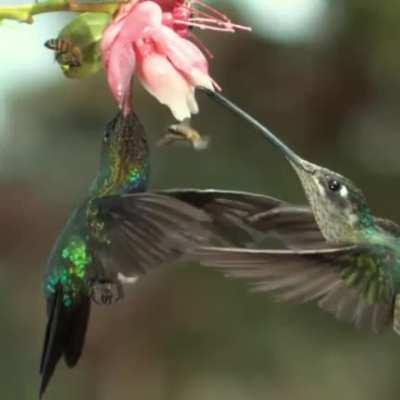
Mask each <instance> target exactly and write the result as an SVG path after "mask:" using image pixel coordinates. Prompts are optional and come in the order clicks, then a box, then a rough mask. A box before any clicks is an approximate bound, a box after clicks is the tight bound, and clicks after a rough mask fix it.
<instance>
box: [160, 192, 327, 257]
mask: <svg viewBox="0 0 400 400" xmlns="http://www.w3.org/2000/svg"><path fill="white" fill-rule="evenodd" d="M158 193H160V194H165V195H169V196H173V197H176V198H177V199H179V200H181V201H184V202H186V203H188V204H190V205H192V206H195V207H198V208H201V209H202V210H204V211H206V212H207V213H208V214H209V215H210V216H212V218H213V224H214V225H215V227H216V228H217V229H218V230H219V232H220V233H221V234H222V235H223V236H224V237H228V238H229V240H230V241H231V242H232V243H234V244H235V245H238V244H240V245H242V246H243V245H248V244H254V242H261V240H262V238H263V237H265V236H266V235H268V236H271V237H276V238H277V239H278V240H280V241H282V242H283V243H284V244H285V245H286V246H287V247H289V248H303V249H304V248H314V249H315V248H322V247H326V246H327V242H326V240H325V239H324V237H323V236H322V234H321V231H320V229H319V227H318V225H317V223H316V222H315V219H314V215H313V213H312V212H311V209H310V208H309V207H306V206H297V205H293V204H289V203H286V202H284V201H281V200H279V199H276V198H273V197H270V196H264V195H261V194H254V193H248V192H240V191H224V190H213V189H206V190H200V189H172V190H162V191H159V192H158Z"/></svg>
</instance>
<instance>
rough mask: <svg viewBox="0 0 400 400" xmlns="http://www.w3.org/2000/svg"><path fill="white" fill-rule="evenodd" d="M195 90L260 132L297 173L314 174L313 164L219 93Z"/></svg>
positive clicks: (203, 89)
mask: <svg viewBox="0 0 400 400" xmlns="http://www.w3.org/2000/svg"><path fill="white" fill-rule="evenodd" d="M197 89H198V90H200V91H202V92H203V93H205V94H206V95H207V96H208V97H210V98H211V99H212V100H214V101H215V102H216V103H218V104H220V105H222V106H223V107H225V108H226V109H228V110H229V111H231V112H232V113H233V114H235V115H237V116H238V117H239V118H241V119H244V120H245V121H247V122H249V123H250V125H252V126H253V127H254V128H256V129H257V130H258V131H260V132H261V133H262V134H263V135H264V137H265V138H266V139H267V140H268V141H269V142H270V143H271V144H272V145H274V146H275V147H276V148H278V150H280V151H281V152H282V153H283V155H284V156H285V158H286V159H287V160H288V161H289V162H290V164H291V165H292V167H293V168H294V169H295V171H296V172H297V173H299V172H301V171H302V172H305V173H307V174H313V173H314V170H315V168H314V167H313V164H311V163H309V162H308V161H305V160H303V159H302V158H301V157H300V156H298V155H297V154H296V153H295V152H294V151H293V150H292V149H291V148H290V147H288V146H287V145H286V144H285V143H283V142H282V141H280V140H279V139H278V138H277V137H276V136H275V135H274V134H273V133H272V132H271V131H270V130H269V129H268V128H267V127H266V126H264V125H262V124H261V123H260V122H258V121H257V120H256V119H255V118H253V117H252V116H251V115H250V114H248V113H247V112H246V111H244V110H242V109H241V108H240V107H238V106H237V105H236V104H234V103H232V102H231V101H230V100H228V99H227V98H226V97H225V96H223V95H222V94H221V93H218V92H217V91H213V90H210V89H208V88H205V87H197Z"/></svg>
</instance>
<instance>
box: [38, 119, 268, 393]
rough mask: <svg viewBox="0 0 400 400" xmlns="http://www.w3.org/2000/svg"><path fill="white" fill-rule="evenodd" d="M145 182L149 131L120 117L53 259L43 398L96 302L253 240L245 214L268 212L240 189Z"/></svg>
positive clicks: (78, 346)
mask: <svg viewBox="0 0 400 400" xmlns="http://www.w3.org/2000/svg"><path fill="white" fill-rule="evenodd" d="M148 180H149V151H148V145H147V141H146V136H145V130H144V127H143V125H142V124H141V123H140V121H139V119H138V118H137V116H136V115H135V114H134V113H131V114H129V115H128V116H126V117H124V116H123V115H122V114H121V113H119V114H117V116H116V117H115V118H114V119H113V120H112V121H111V122H110V123H109V124H108V125H107V127H106V129H105V134H104V138H103V144H102V153H101V159H100V170H99V173H98V175H97V177H96V178H95V180H94V182H93V184H92V186H91V188H90V190H89V194H88V196H87V198H86V199H85V200H84V201H83V203H82V204H81V206H79V207H78V208H77V209H76V210H75V211H74V212H73V213H72V215H71V216H70V218H69V220H68V221H67V223H66V224H65V226H64V228H63V230H62V231H61V233H60V235H59V237H58V239H57V241H56V243H55V245H54V247H53V249H52V251H51V253H50V256H49V259H48V268H47V273H46V275H45V279H44V293H45V298H46V301H47V315H48V321H47V327H46V333H45V340H44V346H43V352H42V358H41V364H40V373H41V376H42V381H41V386H40V396H42V395H43V393H44V391H45V390H46V387H47V385H48V383H49V381H50V378H51V377H52V375H53V372H54V369H55V367H56V365H57V363H58V362H59V360H60V359H61V358H64V360H65V362H66V364H67V366H68V367H70V368H72V367H74V366H75V365H76V364H77V362H78V361H79V358H80V356H81V353H82V349H83V346H84V340H85V334H86V330H87V326H88V320H89V314H90V307H91V302H92V301H94V302H95V303H100V304H112V303H114V302H116V301H118V300H120V299H121V298H122V297H123V287H122V285H123V284H125V283H128V284H129V283H134V282H135V281H136V280H137V279H138V277H140V276H141V275H143V274H145V273H147V272H149V271H150V270H152V269H153V268H155V267H158V266H161V265H164V264H168V263H172V262H175V261H178V260H180V259H181V258H182V257H183V255H184V254H185V253H186V252H188V251H189V250H190V249H191V248H193V247H196V246H199V245H203V246H204V245H211V244H213V243H218V244H223V243H224V244H227V243H229V244H231V245H232V244H236V243H241V244H246V243H251V241H252V240H253V239H252V233H251V232H250V231H248V230H247V228H246V227H245V226H243V224H242V222H241V219H242V216H249V215H252V214H254V213H256V212H257V210H258V211H260V210H262V209H264V208H265V207H266V205H265V201H264V198H263V197H262V196H257V195H248V194H244V193H240V192H224V191H215V190H196V189H174V190H168V191H154V192H148V191H147V186H148Z"/></svg>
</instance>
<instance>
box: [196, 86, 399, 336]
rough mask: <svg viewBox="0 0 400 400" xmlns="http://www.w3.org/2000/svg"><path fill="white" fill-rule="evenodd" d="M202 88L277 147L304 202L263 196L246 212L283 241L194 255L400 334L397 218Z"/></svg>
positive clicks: (291, 297)
mask: <svg viewBox="0 0 400 400" xmlns="http://www.w3.org/2000/svg"><path fill="white" fill-rule="evenodd" d="M203 91H205V92H206V93H207V94H208V95H209V96H210V97H211V98H212V99H214V100H215V101H217V102H218V103H219V104H222V105H223V106H224V107H226V108H228V109H229V110H230V111H232V112H233V113H235V114H236V115H238V116H239V117H241V118H242V119H244V120H246V121H247V122H249V123H250V124H251V125H252V126H254V127H256V128H257V129H258V130H259V131H261V132H262V133H263V135H264V136H265V137H266V138H267V140H268V141H269V142H271V143H272V144H273V145H274V146H276V147H277V148H278V149H279V150H280V151H282V152H283V154H284V156H285V157H286V159H287V160H288V161H289V163H290V164H291V166H292V167H293V168H294V170H295V171H296V173H297V175H298V177H299V179H300V182H301V184H302V186H303V188H304V191H305V194H306V197H307V199H308V202H309V207H307V206H297V205H293V204H290V203H286V202H283V201H281V200H277V199H274V198H269V199H270V205H269V207H266V209H265V210H264V211H263V212H261V213H255V214H254V215H252V216H248V217H246V221H245V222H246V223H247V224H248V225H249V226H252V227H253V228H254V229H258V230H259V231H260V232H263V233H269V234H275V235H277V236H278V237H279V238H280V239H282V241H283V243H284V244H285V247H286V248H285V249H274V250H268V249H258V248H257V249H244V248H238V247H230V248H219V247H207V248H202V249H197V250H195V251H194V257H195V258H197V259H198V260H200V261H201V263H202V264H206V265H213V266H216V267H218V268H220V269H222V270H223V271H224V272H225V273H226V275H227V276H229V277H234V278H245V279H249V280H251V281H252V282H253V284H254V290H256V291H260V292H270V293H272V294H273V295H274V296H275V298H276V299H278V300H280V301H288V302H296V303H304V302H309V301H313V300H316V301H317V302H318V305H319V307H320V308H322V309H323V310H325V311H328V312H330V313H332V314H333V315H334V316H335V317H336V318H337V319H339V320H343V321H348V322H351V323H353V324H354V325H355V326H357V327H366V328H369V329H370V330H372V331H373V332H375V333H378V332H380V331H381V330H382V328H383V327H384V326H386V325H388V324H392V326H393V329H394V331H395V332H396V333H398V334H400V294H399V293H400V226H399V225H397V224H395V223H394V222H392V221H390V220H386V219H382V218H377V217H375V216H373V215H372V213H371V210H370V208H369V207H368V204H367V201H366V198H365V196H364V194H363V193H362V191H361V190H360V189H359V188H358V187H357V186H356V185H355V184H354V183H353V182H351V181H350V180H349V179H347V178H345V177H344V176H342V175H340V174H338V173H336V172H333V171H331V170H329V169H327V168H323V167H320V166H318V165H316V164H313V163H311V162H308V161H306V160H304V159H302V158H301V157H299V156H298V155H297V154H296V153H295V152H294V151H293V150H291V149H290V148H289V147H287V146H286V145H285V144H284V143H282V142H281V141H280V140H279V139H278V138H277V137H276V136H274V135H273V134H272V133H271V132H270V131H269V130H268V129H267V128H266V127H265V126H263V125H262V124H261V123H259V122H258V121H257V120H255V119H254V118H253V117H251V116H250V115H249V114H247V113H246V112H245V111H243V110H242V109H240V108H239V107H238V106H237V105H235V104H234V103H232V102H231V101H229V100H228V99H227V98H225V97H224V96H222V95H221V94H219V93H214V92H211V91H209V90H206V89H203ZM266 202H267V200H266Z"/></svg>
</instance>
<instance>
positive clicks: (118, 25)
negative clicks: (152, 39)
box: [101, 0, 162, 68]
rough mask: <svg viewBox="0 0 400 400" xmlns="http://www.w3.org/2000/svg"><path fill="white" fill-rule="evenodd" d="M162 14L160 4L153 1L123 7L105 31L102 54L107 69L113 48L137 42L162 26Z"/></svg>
mask: <svg viewBox="0 0 400 400" xmlns="http://www.w3.org/2000/svg"><path fill="white" fill-rule="evenodd" d="M161 22H162V12H161V8H160V6H159V5H158V4H156V3H154V2H153V1H143V2H141V3H138V4H137V0H133V3H132V2H131V3H128V4H126V5H124V6H122V7H121V9H120V11H119V13H118V15H117V17H116V18H115V19H114V21H113V22H112V23H111V24H110V25H109V26H108V27H107V29H106V30H105V31H104V34H103V38H102V42H101V52H102V57H103V62H104V65H105V67H106V68H107V64H108V59H109V58H110V52H111V47H112V46H113V45H114V44H115V43H116V41H119V42H131V43H133V42H135V41H137V40H138V39H140V38H141V37H142V36H143V34H144V33H145V32H146V31H148V30H151V29H152V28H154V27H157V26H160V25H161Z"/></svg>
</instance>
